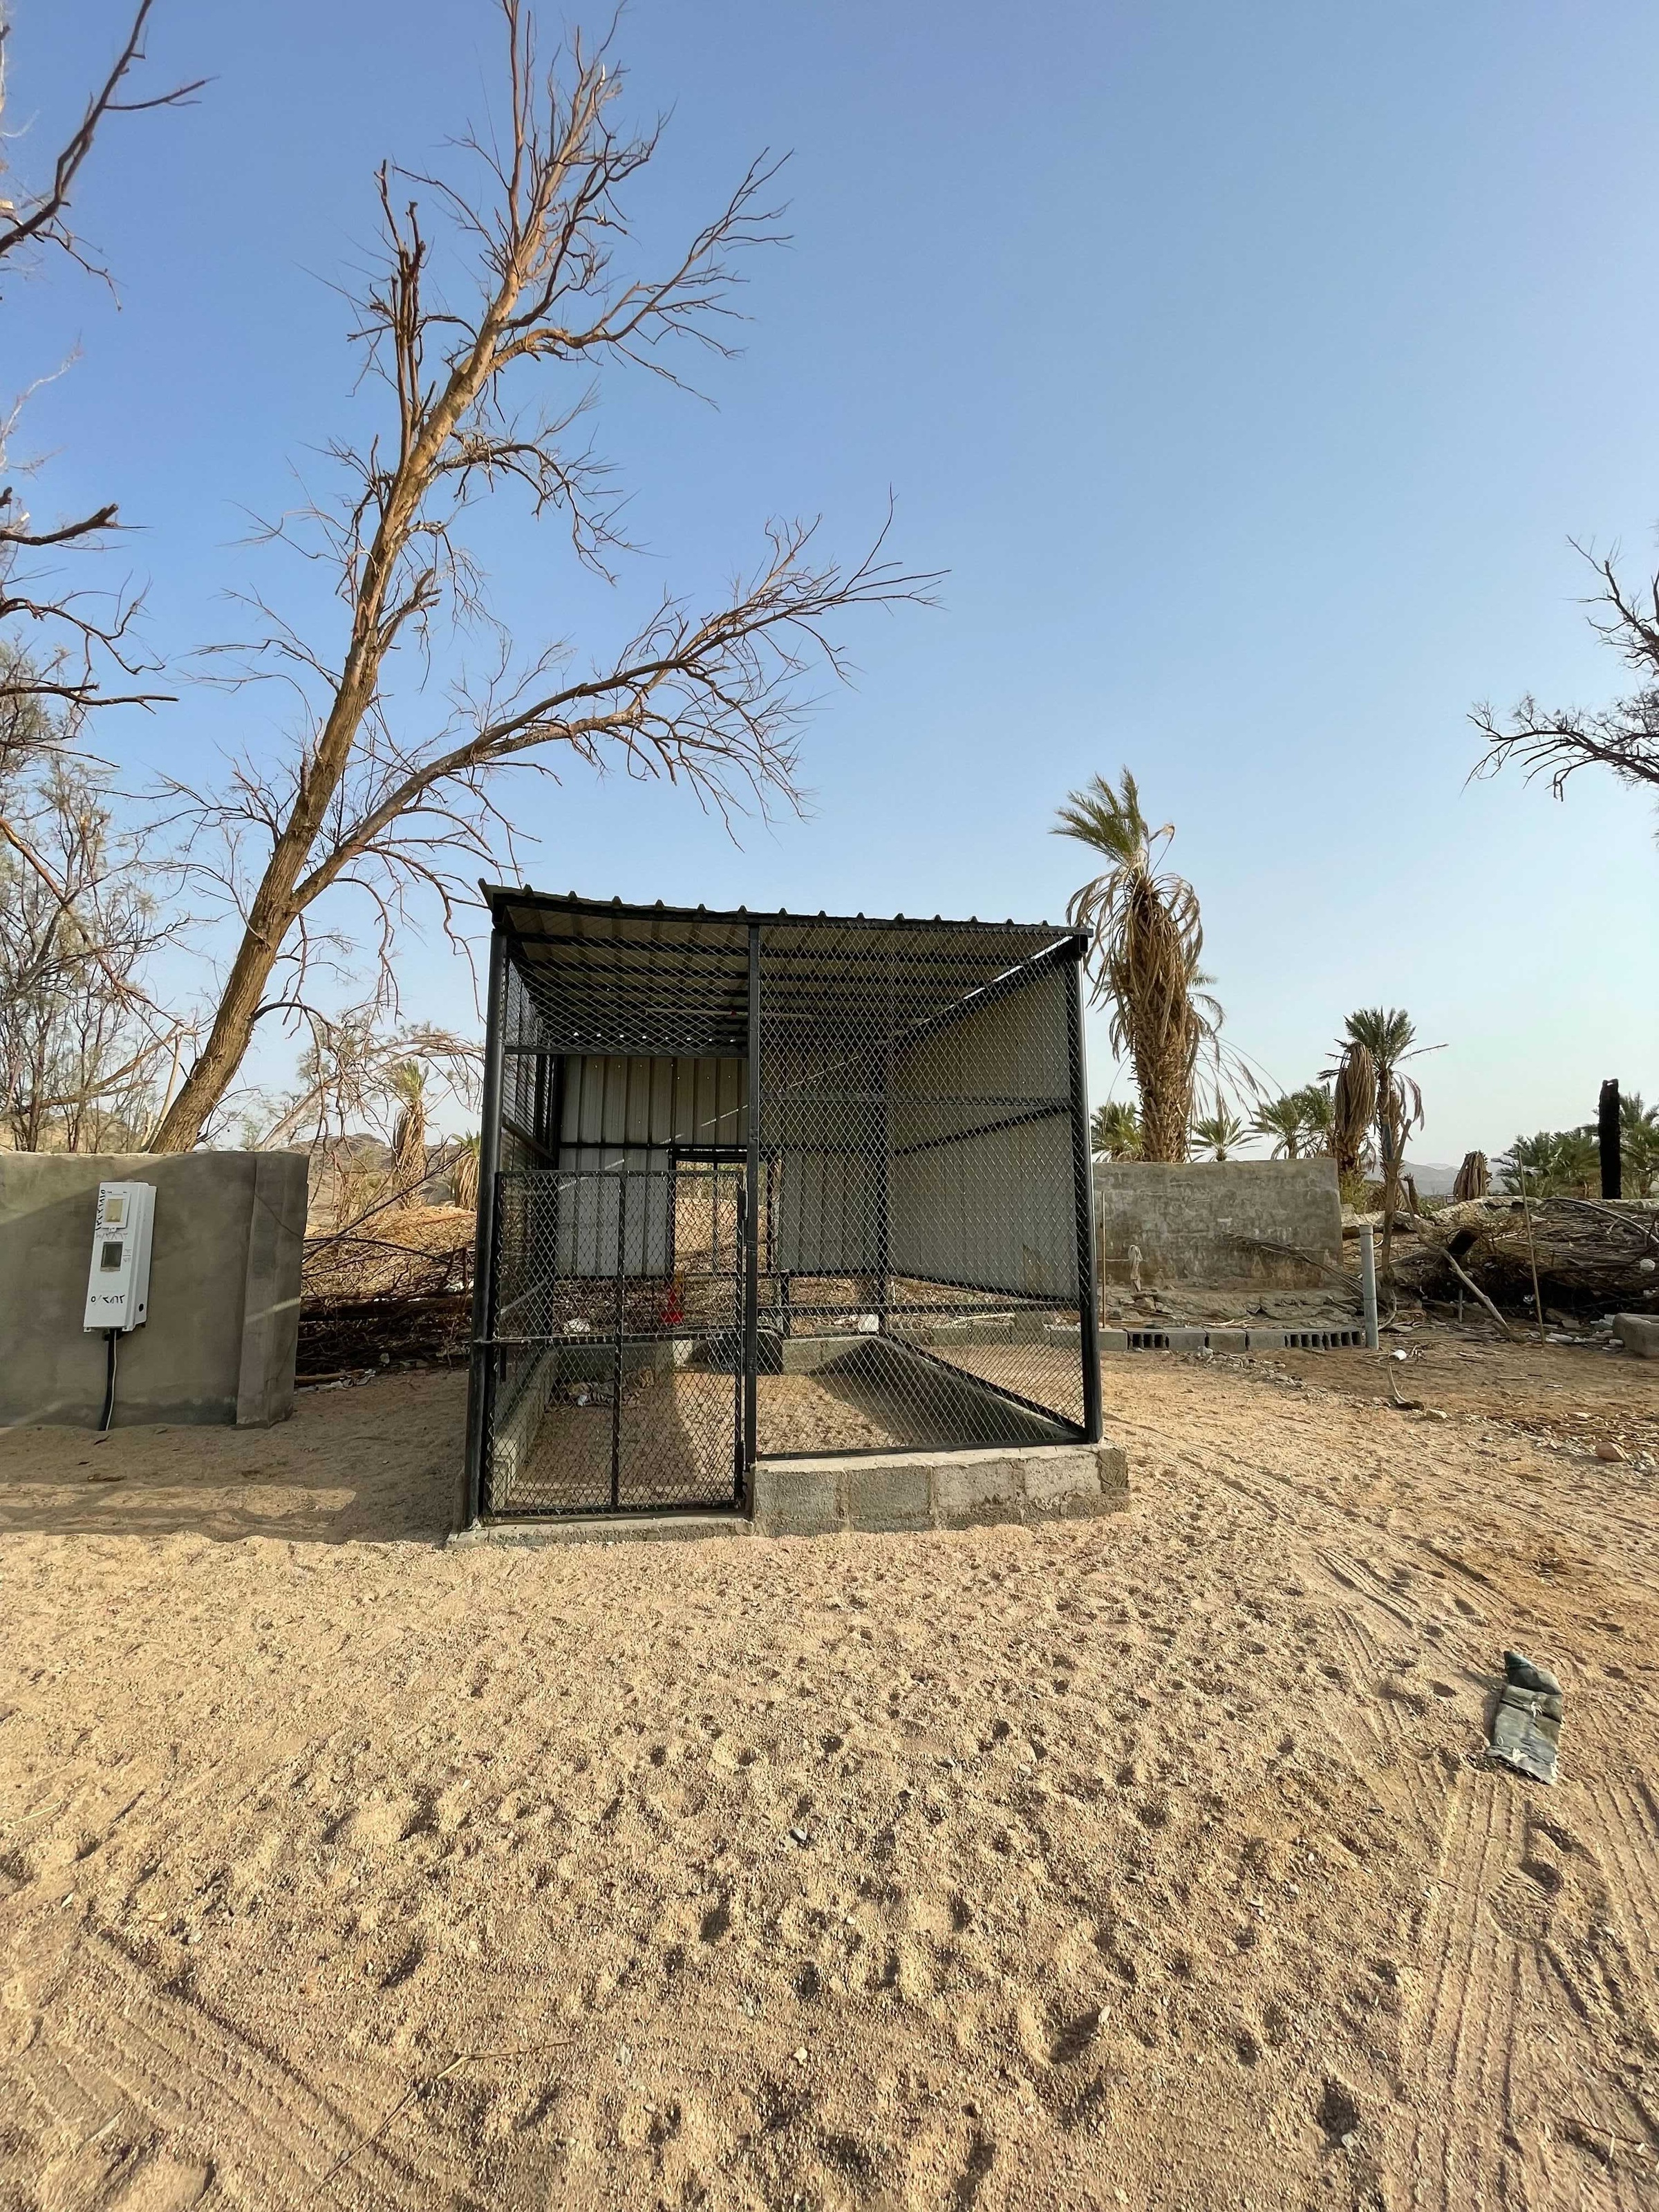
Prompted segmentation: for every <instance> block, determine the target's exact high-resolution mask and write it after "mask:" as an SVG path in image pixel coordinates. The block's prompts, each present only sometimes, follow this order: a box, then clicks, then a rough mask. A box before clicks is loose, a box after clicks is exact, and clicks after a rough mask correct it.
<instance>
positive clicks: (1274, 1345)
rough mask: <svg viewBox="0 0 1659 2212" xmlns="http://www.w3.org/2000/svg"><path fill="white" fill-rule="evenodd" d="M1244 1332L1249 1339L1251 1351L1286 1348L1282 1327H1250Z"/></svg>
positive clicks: (1270, 1350)
mask: <svg viewBox="0 0 1659 2212" xmlns="http://www.w3.org/2000/svg"><path fill="white" fill-rule="evenodd" d="M1244 1334H1245V1335H1246V1336H1247V1337H1248V1338H1249V1345H1248V1346H1247V1349H1248V1350H1249V1351H1251V1352H1283V1350H1284V1349H1285V1332H1284V1330H1283V1329H1282V1328H1249V1329H1246V1330H1245V1332H1244Z"/></svg>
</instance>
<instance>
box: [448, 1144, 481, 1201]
mask: <svg viewBox="0 0 1659 2212" xmlns="http://www.w3.org/2000/svg"><path fill="white" fill-rule="evenodd" d="M449 1181H450V1188H452V1189H453V1192H454V1194H455V1203H456V1205H457V1206H465V1207H466V1208H467V1209H468V1211H469V1212H475V1211H476V1210H477V1204H478V1139H477V1137H463V1138H462V1139H461V1148H460V1150H459V1152H458V1153H457V1154H456V1156H455V1164H454V1167H453V1170H451V1172H450V1178H449Z"/></svg>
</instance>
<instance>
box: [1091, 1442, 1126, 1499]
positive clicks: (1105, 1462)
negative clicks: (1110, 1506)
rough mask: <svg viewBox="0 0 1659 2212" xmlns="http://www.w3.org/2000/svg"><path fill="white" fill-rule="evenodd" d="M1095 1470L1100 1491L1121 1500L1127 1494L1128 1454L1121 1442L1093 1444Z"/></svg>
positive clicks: (1106, 1495)
mask: <svg viewBox="0 0 1659 2212" xmlns="http://www.w3.org/2000/svg"><path fill="white" fill-rule="evenodd" d="M1095 1472H1096V1474H1097V1478H1098V1480H1099V1483H1100V1487H1101V1492H1102V1494H1103V1496H1104V1497H1106V1498H1115V1499H1117V1500H1119V1501H1120V1502H1121V1501H1122V1500H1124V1499H1127V1497H1128V1495H1129V1455H1128V1454H1127V1452H1126V1451H1125V1450H1124V1449H1123V1447H1122V1445H1121V1444H1097V1445H1096V1446H1095Z"/></svg>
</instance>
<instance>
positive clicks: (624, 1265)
mask: <svg viewBox="0 0 1659 2212" xmlns="http://www.w3.org/2000/svg"><path fill="white" fill-rule="evenodd" d="M627 1323H628V1170H627V1168H626V1167H623V1168H622V1169H620V1170H618V1171H617V1346H616V1355H615V1357H614V1358H613V1359H612V1360H611V1511H612V1512H613V1513H615V1512H616V1511H617V1510H618V1509H619V1507H620V1506H621V1504H622V1401H623V1329H624V1328H626V1326H627Z"/></svg>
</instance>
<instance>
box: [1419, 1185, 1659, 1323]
mask: <svg viewBox="0 0 1659 2212" xmlns="http://www.w3.org/2000/svg"><path fill="white" fill-rule="evenodd" d="M1416 1226H1417V1233H1418V1240H1419V1249H1418V1252H1417V1253H1416V1255H1413V1262H1412V1272H1413V1273H1414V1274H1415V1275H1416V1276H1417V1277H1418V1278H1419V1284H1420V1286H1421V1287H1425V1288H1426V1287H1428V1286H1429V1285H1430V1284H1431V1282H1432V1281H1433V1280H1434V1279H1435V1278H1437V1277H1440V1276H1444V1277H1447V1278H1449V1279H1452V1280H1453V1281H1455V1271H1454V1268H1453V1267H1452V1266H1451V1265H1450V1264H1449V1263H1450V1262H1455V1266H1456V1267H1457V1268H1461V1269H1462V1273H1463V1274H1464V1275H1465V1276H1466V1277H1468V1279H1469V1280H1470V1281H1471V1282H1474V1283H1475V1284H1477V1285H1479V1286H1480V1289H1481V1290H1483V1291H1486V1293H1487V1295H1488V1296H1489V1297H1492V1298H1493V1299H1495V1300H1496V1301H1497V1302H1498V1304H1504V1303H1508V1304H1511V1305H1518V1304H1521V1303H1522V1300H1523V1299H1525V1298H1529V1297H1530V1296H1531V1292H1532V1280H1533V1266H1534V1259H1535V1261H1536V1264H1537V1271H1538V1282H1539V1285H1540V1288H1541V1291H1542V1292H1543V1295H1544V1297H1545V1300H1546V1303H1548V1301H1550V1300H1551V1299H1554V1300H1555V1301H1556V1302H1558V1303H1559V1304H1569V1305H1579V1306H1584V1307H1595V1308H1599V1309H1600V1310H1602V1311H1610V1310H1614V1309H1619V1310H1632V1311H1635V1312H1650V1311H1652V1310H1654V1306H1655V1302H1656V1301H1659V1205H1655V1204H1653V1203H1652V1202H1651V1201H1650V1200H1634V1199H1626V1200H1612V1201H1608V1200H1591V1199H1580V1198H1546V1199H1534V1200H1532V1201H1531V1203H1530V1205H1529V1206H1527V1205H1523V1204H1522V1200H1520V1199H1518V1198H1479V1199H1471V1200H1468V1202H1467V1203H1465V1204H1463V1205H1457V1206H1443V1207H1442V1208H1441V1210H1440V1211H1439V1212H1437V1213H1432V1214H1425V1215H1424V1216H1423V1217H1422V1218H1420V1219H1419V1221H1418V1223H1417V1225H1416Z"/></svg>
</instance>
